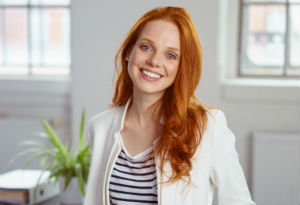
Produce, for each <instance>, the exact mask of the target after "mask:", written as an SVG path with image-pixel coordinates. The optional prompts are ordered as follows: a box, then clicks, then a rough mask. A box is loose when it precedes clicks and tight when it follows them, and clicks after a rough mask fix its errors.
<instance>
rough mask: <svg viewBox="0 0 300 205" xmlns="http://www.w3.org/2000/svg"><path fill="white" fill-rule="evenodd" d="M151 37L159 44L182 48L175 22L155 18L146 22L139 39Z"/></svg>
mask: <svg viewBox="0 0 300 205" xmlns="http://www.w3.org/2000/svg"><path fill="white" fill-rule="evenodd" d="M143 38H146V39H149V40H151V41H153V42H154V43H155V44H157V45H162V46H167V47H174V48H177V49H179V48H180V33H179V30H178V28H177V26H176V25H175V24H174V23H171V22H168V21H163V20H155V21H151V22H149V23H147V24H146V26H145V27H144V29H143V30H142V32H141V34H140V36H139V39H143Z"/></svg>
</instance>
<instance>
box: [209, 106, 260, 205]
mask: <svg viewBox="0 0 300 205" xmlns="http://www.w3.org/2000/svg"><path fill="white" fill-rule="evenodd" d="M210 179H211V181H212V183H213V184H214V185H215V186H216V187H217V189H218V204H231V205H237V204H238V205H250V204H251V205H252V204H255V203H254V202H253V201H252V199H251V195H250V193H249V190H248V186H247V183H246V180H245V176H244V173H243V169H242V167H241V165H240V163H239V159H238V154H237V152H236V149H235V136H234V134H233V133H232V132H231V130H230V129H229V128H228V127H227V121H226V118H225V115H224V113H223V112H222V111H217V113H216V115H215V128H214V134H213V137H212V166H211V173H210Z"/></svg>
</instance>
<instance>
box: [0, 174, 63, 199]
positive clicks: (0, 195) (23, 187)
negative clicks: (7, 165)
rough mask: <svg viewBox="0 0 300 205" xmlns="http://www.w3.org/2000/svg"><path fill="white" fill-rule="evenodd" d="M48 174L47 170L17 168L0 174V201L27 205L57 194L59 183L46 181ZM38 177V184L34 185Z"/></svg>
mask: <svg viewBox="0 0 300 205" xmlns="http://www.w3.org/2000/svg"><path fill="white" fill-rule="evenodd" d="M41 174H42V175H41ZM49 175H50V172H49V171H44V172H43V171H42V170H31V169H17V170H13V171H10V172H7V173H4V174H1V175H0V202H2V203H10V204H23V205H27V204H28V205H29V204H36V203H40V202H42V201H45V200H48V199H50V198H52V197H55V196H57V195H59V183H58V182H55V183H54V182H48V180H47V179H48V176H49ZM39 178H40V181H39V185H38V186H37V187H36V184H37V182H38V180H39ZM35 189H36V196H35V193H34V191H35Z"/></svg>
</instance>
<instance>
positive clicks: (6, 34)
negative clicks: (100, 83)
mask: <svg viewBox="0 0 300 205" xmlns="http://www.w3.org/2000/svg"><path fill="white" fill-rule="evenodd" d="M70 62H71V60H70V0H0V76H1V75H2V76H3V75H5V76H68V75H69V74H70V64H71V63H70Z"/></svg>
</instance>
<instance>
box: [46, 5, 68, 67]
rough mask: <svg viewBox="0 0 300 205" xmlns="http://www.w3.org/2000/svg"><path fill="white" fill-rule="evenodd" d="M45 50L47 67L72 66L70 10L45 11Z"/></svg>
mask: <svg viewBox="0 0 300 205" xmlns="http://www.w3.org/2000/svg"><path fill="white" fill-rule="evenodd" d="M43 11H44V19H43V26H44V27H43V31H44V33H43V48H44V49H45V51H44V63H45V64H47V65H61V66H69V65H70V52H69V50H70V14H69V10H68V9H63V8H62V9H44V10H43Z"/></svg>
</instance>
